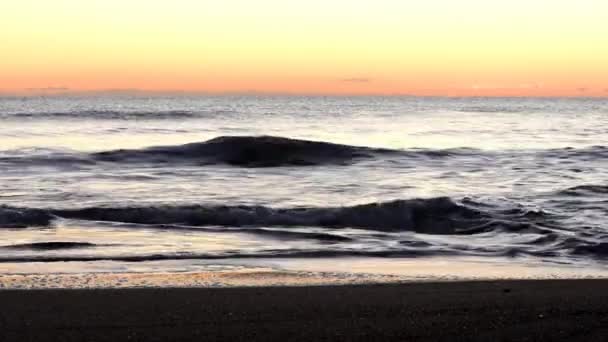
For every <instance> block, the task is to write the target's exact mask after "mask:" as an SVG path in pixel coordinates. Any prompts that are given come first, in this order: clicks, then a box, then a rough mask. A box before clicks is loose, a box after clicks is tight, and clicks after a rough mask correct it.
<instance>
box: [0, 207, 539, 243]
mask: <svg viewBox="0 0 608 342" xmlns="http://www.w3.org/2000/svg"><path fill="white" fill-rule="evenodd" d="M463 203H464V202H462V203H458V202H456V201H454V200H452V199H451V198H449V197H436V198H427V199H407V200H393V201H388V202H379V203H369V204H361V205H355V206H350V207H308V208H299V207H298V208H272V207H266V206H247V205H234V206H231V205H208V206H205V205H189V206H143V207H119V208H106V207H90V208H82V209H49V210H43V209H13V208H9V207H3V208H2V210H3V212H1V216H0V219H2V220H3V221H0V223H4V224H5V225H7V224H8V225H28V224H30V223H31V225H33V226H40V225H47V224H49V223H50V221H51V220H52V219H53V217H61V218H66V219H79V220H86V221H104V222H117V223H131V224H143V225H156V226H158V225H161V226H162V225H168V226H167V227H168V228H169V229H171V228H174V227H177V226H192V227H231V229H232V231H237V229H236V228H239V227H243V228H251V227H258V228H260V227H263V228H272V227H321V228H361V229H367V230H376V231H382V232H399V231H413V232H417V233H424V234H452V235H454V234H458V235H470V234H479V233H485V232H489V231H507V232H533V233H539V234H544V233H547V232H548V230H547V229H545V228H543V225H544V224H547V226H549V223H550V219H549V217H548V214H544V213H540V214H539V213H533V214H530V212H529V211H526V210H523V209H520V208H515V209H511V210H500V209H494V208H491V207H482V206H475V205H473V204H472V203H471V204H463ZM541 214H542V215H541ZM161 228H165V227H161ZM178 228H179V227H178ZM213 229H218V228H213ZM243 231H246V232H251V233H256V232H257V233H260V234H269V235H270V234H277V235H278V234H291V235H293V234H295V233H296V232H293V233H292V232H290V233H284V232H277V231H272V230H264V231H261V232H260V231H256V230H253V229H245V230H243ZM298 234H299V235H301V236H303V237H305V236H306V235H307V236H309V237H312V238H319V239H321V240H324V239H325V240H332V239H333V240H340V239H346V238H344V237H341V236H339V237H337V236H327V235H326V234H316V233H306V234H301V233H299V232H298Z"/></svg>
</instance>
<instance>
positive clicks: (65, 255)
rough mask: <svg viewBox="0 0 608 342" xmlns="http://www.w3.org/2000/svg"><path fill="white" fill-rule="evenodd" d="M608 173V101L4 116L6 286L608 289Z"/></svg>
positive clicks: (24, 111)
mask: <svg viewBox="0 0 608 342" xmlns="http://www.w3.org/2000/svg"><path fill="white" fill-rule="evenodd" d="M607 167H608V100H606V99H591V98H580V99H574V98H568V99H567V98H440V97H437V98H434V97H306V96H186V95H179V96H150V97H146V96H128V95H104V96H42V97H2V98H0V270H4V271H5V272H8V271H6V270H12V271H15V270H20V269H21V268H23V267H25V265H34V264H35V265H37V266H36V269H38V270H41V269H47V268H48V269H53V270H54V272H61V270H62V267H64V266H65V267H68V265H71V266H70V267H74V265H78V266H77V268H78V269H79V270H80V271H91V270H95V269H97V268H98V267H100V265H108V263H110V264H111V265H112V266H111V267H110V269H115V270H122V271H124V270H127V271H128V270H131V271H133V270H139V269H142V268H143V269H146V270H159V271H163V270H165V268H164V267H167V266H166V265H171V267H175V265H176V264H179V265H180V269H186V270H188V269H189V266H194V265H201V263H204V264H206V265H209V264H222V263H230V264H233V265H234V264H239V263H240V262H243V263H246V262H251V260H296V262H300V263H302V260H322V261H323V262H330V263H331V262H332V260H342V259H341V258H345V257H348V258H375V259H374V260H386V261H387V262H393V261H394V260H407V262H408V263H413V262H418V261H419V262H421V263H425V264H428V263H429V262H433V261H434V260H437V262H442V260H443V261H445V260H451V259H453V258H474V259H475V260H481V261H483V260H492V262H494V263H498V264H500V263H503V264H509V263H513V262H518V263H533V264H535V265H546V266H547V267H554V266H556V265H569V266H574V267H583V268H584V267H595V268H597V267H599V268H600V269H604V270H606V267H607V265H608V264H607V263H606V261H607V260H608V173H607V172H606V169H607ZM162 261H166V262H167V263H163V262H162ZM163 265H164V266H163ZM340 265H341V266H340V267H342V268H344V271H349V269H348V268H349V266H348V263H340ZM104 267H105V266H104Z"/></svg>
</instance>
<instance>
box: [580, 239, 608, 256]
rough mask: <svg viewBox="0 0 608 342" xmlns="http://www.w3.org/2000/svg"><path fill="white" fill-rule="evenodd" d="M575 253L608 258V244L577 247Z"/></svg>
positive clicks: (600, 243) (601, 243)
mask: <svg viewBox="0 0 608 342" xmlns="http://www.w3.org/2000/svg"><path fill="white" fill-rule="evenodd" d="M573 253H574V254H583V255H593V256H596V257H600V258H608V242H598V243H593V244H585V245H581V246H577V247H575V248H574V250H573Z"/></svg>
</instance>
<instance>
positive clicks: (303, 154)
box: [0, 136, 608, 167]
mask: <svg viewBox="0 0 608 342" xmlns="http://www.w3.org/2000/svg"><path fill="white" fill-rule="evenodd" d="M448 158H449V159H453V160H454V163H458V160H457V159H459V158H460V159H465V160H467V162H469V163H470V162H471V158H476V159H478V160H479V162H480V163H481V164H480V165H482V164H483V163H485V162H487V161H491V160H495V161H497V162H503V161H507V162H509V161H513V162H514V161H517V160H522V159H523V160H526V161H535V162H536V163H566V162H570V163H571V162H574V161H579V162H589V161H591V162H595V161H598V160H602V159H608V148H607V147H605V146H591V147H588V148H580V149H574V148H560V149H546V150H537V151H501V152H496V151H482V150H477V149H474V148H450V149H407V150H394V149H383V148H372V147H365V146H352V145H343V144H334V143H329V142H321V141H311V140H301V139H291V138H284V137H275V136H221V137H217V138H214V139H211V140H207V141H204V142H200V143H189V144H184V145H174V146H156V147H149V148H143V149H122V150H111V151H102V152H95V153H90V154H86V153H76V152H73V153H70V152H65V151H59V152H52V151H51V152H49V153H46V154H40V153H37V154H33V155H30V156H23V155H5V156H0V165H2V164H6V165H24V166H27V165H49V166H57V167H60V166H62V165H92V164H95V163H101V162H103V163H117V164H125V165H129V164H136V165H137V164H148V165H155V164H161V165H166V164H188V165H197V166H205V165H218V164H223V165H231V166H235V167H280V166H318V165H351V164H353V163H356V162H359V161H364V160H374V161H377V162H380V163H385V164H387V165H390V164H391V163H393V164H394V163H402V164H403V163H409V162H416V163H417V162H419V161H423V162H425V161H433V160H442V159H448ZM446 162H447V161H446ZM421 165H423V164H421Z"/></svg>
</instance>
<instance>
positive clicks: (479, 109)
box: [458, 106, 538, 113]
mask: <svg viewBox="0 0 608 342" xmlns="http://www.w3.org/2000/svg"><path fill="white" fill-rule="evenodd" d="M535 110H538V108H526V107H512V106H509V107H507V106H469V107H462V108H460V109H459V110H458V111H459V112H463V113H522V112H525V111H535Z"/></svg>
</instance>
